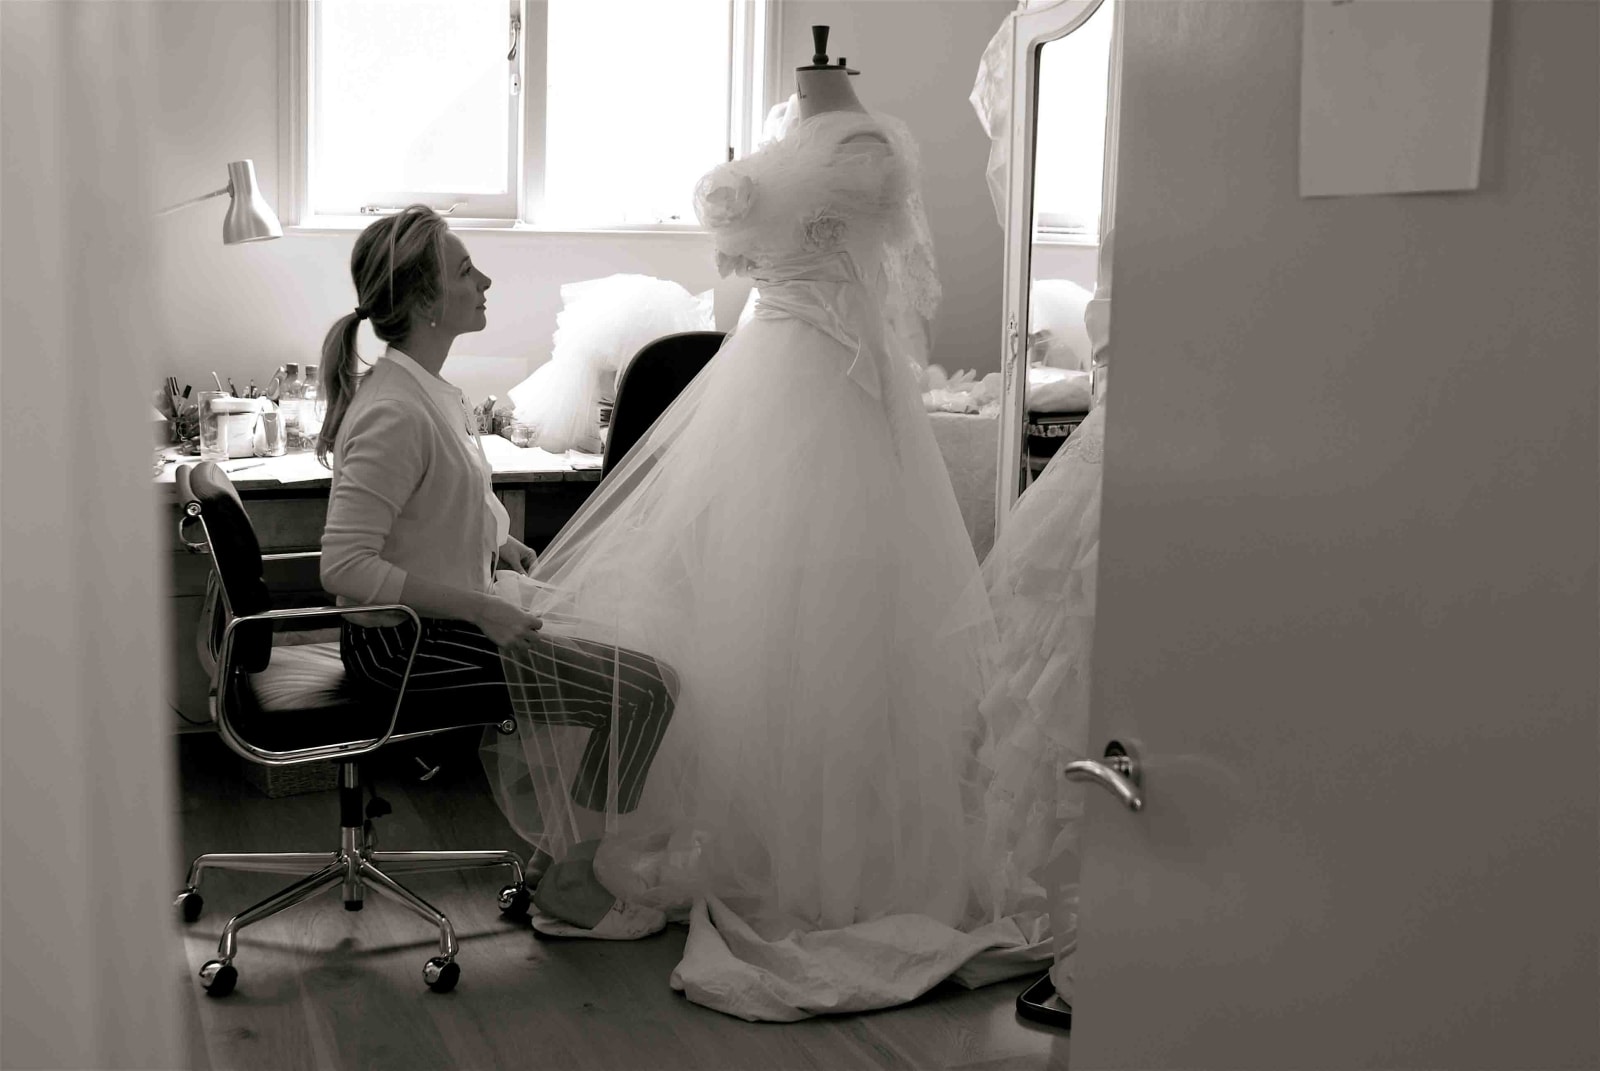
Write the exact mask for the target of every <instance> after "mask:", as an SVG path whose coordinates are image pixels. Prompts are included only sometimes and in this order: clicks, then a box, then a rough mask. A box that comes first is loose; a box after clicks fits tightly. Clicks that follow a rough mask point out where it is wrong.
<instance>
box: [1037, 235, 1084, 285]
mask: <svg viewBox="0 0 1600 1071" xmlns="http://www.w3.org/2000/svg"><path fill="white" fill-rule="evenodd" d="M1099 262H1100V247H1099V246H1098V245H1067V244H1066V243H1065V242H1035V243H1034V245H1033V278H1035V279H1071V280H1072V281H1073V282H1075V283H1077V284H1078V285H1079V286H1081V287H1083V288H1084V289H1085V290H1088V291H1090V292H1093V291H1094V281H1095V274H1096V271H1097V269H1098V267H1099Z"/></svg>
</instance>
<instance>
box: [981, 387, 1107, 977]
mask: <svg viewBox="0 0 1600 1071" xmlns="http://www.w3.org/2000/svg"><path fill="white" fill-rule="evenodd" d="M1104 429H1105V407H1104V405H1101V406H1099V407H1097V408H1095V409H1094V410H1092V411H1091V412H1090V413H1089V415H1088V417H1087V418H1085V419H1084V422H1083V423H1082V424H1081V425H1079V427H1078V429H1077V430H1076V431H1074V432H1073V433H1072V437H1071V438H1069V439H1068V440H1067V442H1066V444H1065V445H1064V446H1062V448H1061V449H1060V451H1058V452H1057V454H1056V455H1055V457H1053V458H1051V459H1050V463H1049V464H1048V465H1046V466H1045V469H1044V471H1043V472H1042V473H1040V475H1039V478H1038V479H1037V480H1035V481H1034V482H1033V484H1032V485H1031V486H1030V487H1029V488H1028V489H1027V491H1025V492H1024V493H1023V495H1022V497H1021V498H1019V499H1018V500H1017V504H1016V506H1015V507H1014V508H1013V509H1012V512H1011V515H1010V517H1008V518H1007V520H1006V525H1005V528H1004V529H1003V531H1002V532H1001V535H1000V538H999V540H998V541H997V542H996V543H995V546H994V549H993V550H992V551H990V553H989V557H988V559H987V560H986V561H985V562H984V567H983V568H984V581H985V583H986V585H987V586H988V589H989V596H990V602H991V605H992V606H993V608H994V614H995V619H996V625H997V628H998V631H999V642H998V645H997V647H996V653H995V658H994V662H995V664H994V666H993V669H992V672H993V679H994V683H993V685H992V688H991V691H990V693H989V695H988V696H986V697H985V699H984V702H983V707H982V714H983V721H984V723H985V730H984V736H985V738H986V740H987V744H986V749H985V750H986V755H985V766H986V767H987V768H988V769H989V770H990V771H991V773H990V776H991V780H990V782H989V785H988V788H987V790H986V792H985V804H984V812H985V814H986V816H987V820H988V823H989V824H988V830H987V834H986V838H985V839H986V843H987V844H989V845H990V846H991V850H992V864H991V865H992V866H993V868H994V870H993V874H994V881H995V883H996V887H997V889H999V890H1001V893H1000V895H1001V896H1002V897H1009V898H1011V899H1013V900H1015V899H1016V898H1017V896H1018V891H1019V890H1023V889H1027V888H1030V887H1032V888H1035V889H1036V895H1038V896H1042V897H1044V898H1045V899H1046V900H1047V901H1048V903H1049V907H1050V914H1051V917H1050V927H1051V930H1052V933H1053V936H1054V941H1055V945H1056V954H1055V961H1056V962H1055V966H1054V968H1053V969H1052V971H1051V977H1052V980H1053V981H1054V983H1055V988H1056V992H1057V993H1058V994H1059V995H1060V996H1061V997H1062V998H1063V999H1065V1000H1070V999H1071V996H1072V964H1073V959H1072V956H1071V953H1072V951H1073V950H1074V948H1075V947H1076V936H1077V899H1078V897H1077V875H1078V864H1079V856H1078V842H1079V834H1080V832H1081V826H1082V822H1083V807H1084V801H1083V786H1081V785H1078V784H1073V783H1069V782H1066V781H1064V780H1063V779H1062V778H1061V774H1060V771H1061V769H1062V767H1063V766H1065V765H1066V763H1068V762H1071V761H1073V760H1075V759H1081V758H1086V757H1088V756H1087V754H1086V752H1087V747H1088V738H1089V681H1090V657H1091V653H1092V649H1093V643H1092V640H1093V632H1094V615H1095V579H1096V575H1097V572H1098V567H1099V558H1100V470H1101V456H1102V449H1103V448H1102V443H1103V441H1104V440H1103V435H1104Z"/></svg>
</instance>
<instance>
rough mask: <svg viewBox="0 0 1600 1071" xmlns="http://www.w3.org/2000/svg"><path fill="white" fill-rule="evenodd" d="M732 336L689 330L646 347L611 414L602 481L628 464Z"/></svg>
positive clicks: (621, 382)
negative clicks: (627, 459)
mask: <svg viewBox="0 0 1600 1071" xmlns="http://www.w3.org/2000/svg"><path fill="white" fill-rule="evenodd" d="M724 337H726V336H725V335H724V334H723V333H722V332H721V331H684V332H681V333H679V334H676V335H664V336H663V337H661V338H658V339H656V340H655V341H654V342H649V343H646V344H645V346H644V348H643V349H641V350H640V351H639V352H638V353H637V354H636V355H635V356H634V358H633V360H632V361H630V362H629V363H628V366H627V367H626V368H624V369H623V370H622V375H621V377H620V378H619V379H618V382H617V400H616V404H615V405H614V406H613V407H612V410H611V430H610V431H609V432H607V433H606V450H605V456H604V457H602V458H601V461H600V478H601V479H604V478H605V477H606V476H608V475H610V473H611V470H612V469H614V468H616V467H617V465H619V464H620V463H621V462H622V459H623V458H624V457H626V456H627V455H628V451H629V450H631V449H633V446H634V444H635V443H637V442H638V441H639V440H640V439H642V438H644V434H645V432H647V431H649V430H650V426H651V425H652V424H654V423H655V422H656V420H657V419H658V418H660V416H661V414H662V413H664V412H666V411H667V407H668V406H670V405H671V404H672V402H673V400H674V399H675V398H677V397H678V395H679V394H681V393H682V392H683V389H684V388H685V387H687V386H688V385H689V384H690V383H692V382H693V381H694V377H695V376H697V375H699V374H700V370H701V369H702V368H704V367H705V366H706V365H707V364H709V363H710V362H711V358H713V357H715V356H716V355H717V350H718V349H720V348H721V347H722V340H723V338H724Z"/></svg>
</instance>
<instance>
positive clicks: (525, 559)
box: [500, 536, 539, 576]
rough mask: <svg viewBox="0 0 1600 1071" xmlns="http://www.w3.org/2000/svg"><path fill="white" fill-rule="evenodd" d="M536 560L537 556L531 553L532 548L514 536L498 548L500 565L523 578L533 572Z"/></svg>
mask: <svg viewBox="0 0 1600 1071" xmlns="http://www.w3.org/2000/svg"><path fill="white" fill-rule="evenodd" d="M538 560H539V556H538V555H537V554H535V553H534V552H533V548H532V547H529V546H528V545H527V544H525V543H523V542H522V541H521V540H519V539H518V538H517V537H516V536H512V537H511V538H509V539H507V540H506V542H505V545H504V546H503V547H501V548H500V564H501V565H503V566H505V567H506V568H507V569H510V570H512V571H513V572H517V573H521V574H522V575H523V576H527V575H528V574H529V573H531V572H532V571H533V566H534V563H535V562H537V561H538Z"/></svg>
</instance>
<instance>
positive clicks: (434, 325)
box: [428, 320, 439, 327]
mask: <svg viewBox="0 0 1600 1071" xmlns="http://www.w3.org/2000/svg"><path fill="white" fill-rule="evenodd" d="M428 326H429V327H438V326H439V322H438V321H437V320H429V321H428Z"/></svg>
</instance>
